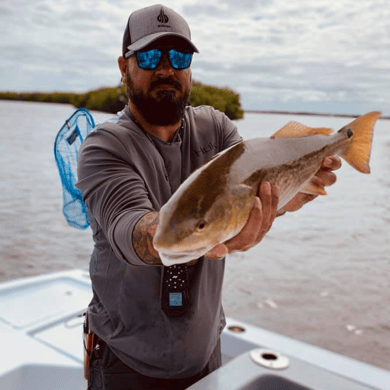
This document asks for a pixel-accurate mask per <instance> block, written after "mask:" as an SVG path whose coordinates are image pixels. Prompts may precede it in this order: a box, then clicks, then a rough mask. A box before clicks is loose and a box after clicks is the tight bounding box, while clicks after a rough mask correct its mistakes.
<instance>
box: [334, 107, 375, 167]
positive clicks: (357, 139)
mask: <svg viewBox="0 0 390 390" xmlns="http://www.w3.org/2000/svg"><path fill="white" fill-rule="evenodd" d="M380 116H381V112H379V111H373V112H369V113H368V114H365V115H362V116H359V118H357V119H355V120H354V121H353V122H351V123H350V124H348V125H347V126H344V127H343V128H342V129H341V130H343V129H345V130H352V132H353V136H352V142H351V143H350V144H349V145H348V147H347V148H346V149H345V150H344V152H343V153H342V154H341V157H342V158H343V159H344V160H345V161H347V163H348V164H349V165H351V166H352V167H354V168H355V169H357V170H358V171H359V172H362V173H370V165H369V164H370V155H371V144H372V138H373V136H374V125H375V122H376V121H377V120H378V119H379V117H380ZM341 130H340V131H341Z"/></svg>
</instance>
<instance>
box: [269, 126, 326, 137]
mask: <svg viewBox="0 0 390 390" xmlns="http://www.w3.org/2000/svg"><path fill="white" fill-rule="evenodd" d="M331 133H333V129H327V128H325V127H318V128H312V127H308V126H305V125H302V124H301V123H298V122H288V123H287V125H285V126H283V127H282V128H281V129H280V130H278V131H277V132H276V133H275V134H273V135H272V136H271V139H275V138H301V137H308V136H310V135H319V134H322V135H329V134H331Z"/></svg>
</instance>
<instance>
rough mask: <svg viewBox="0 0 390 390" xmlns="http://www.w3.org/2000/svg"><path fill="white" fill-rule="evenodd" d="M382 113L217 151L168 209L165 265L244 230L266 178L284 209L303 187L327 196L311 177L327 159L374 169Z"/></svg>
mask: <svg viewBox="0 0 390 390" xmlns="http://www.w3.org/2000/svg"><path fill="white" fill-rule="evenodd" d="M380 115H381V113H380V112H377V111H376V112H370V113H368V114H365V115H362V116H360V117H359V118H357V119H356V120H354V121H353V122H351V123H350V124H348V125H346V126H344V127H343V128H342V129H341V130H339V131H337V132H334V131H333V130H332V129H328V128H310V127H307V126H304V125H302V124H300V123H297V122H289V123H288V124H287V125H286V126H284V127H283V128H281V129H280V130H278V131H277V132H276V133H275V134H274V135H272V136H271V137H270V138H254V139H250V140H245V141H242V142H240V143H238V144H236V145H234V146H232V147H230V148H228V149H226V150H224V151H223V152H221V153H220V154H218V155H217V156H215V157H214V158H213V159H211V160H210V161H209V162H207V163H206V164H205V165H203V166H202V167H200V168H199V169H197V170H196V171H194V172H193V173H192V174H191V175H190V176H189V177H188V178H187V180H185V181H184V182H183V183H182V185H181V186H180V187H179V188H178V190H177V191H176V192H175V193H174V194H173V196H172V197H171V198H170V200H169V201H168V202H167V203H166V204H165V205H164V206H163V207H162V208H161V210H160V219H159V224H158V228H157V230H156V234H155V236H154V239H153V245H154V248H155V249H156V250H157V251H158V252H159V254H160V258H161V261H162V263H163V264H164V265H166V266H169V265H173V264H179V263H186V262H188V261H190V260H193V259H197V258H199V257H201V256H203V255H204V254H205V253H207V252H208V251H209V250H211V249H212V248H214V247H215V246H216V245H217V244H220V243H223V242H225V241H226V240H229V239H230V238H232V237H234V236H235V235H236V234H238V233H239V232H240V231H241V229H242V228H243V227H244V225H245V223H246V222H247V219H248V216H249V213H250V211H251V209H252V207H253V204H254V200H255V196H256V194H257V190H258V187H259V184H260V183H261V182H262V181H268V182H270V183H271V184H273V185H275V186H277V187H278V188H279V194H280V195H279V203H278V210H279V209H281V208H282V207H283V206H284V205H286V204H287V203H288V202H289V201H290V200H291V199H292V198H293V197H294V196H295V195H296V194H297V193H298V192H304V193H308V194H314V195H325V194H326V192H325V190H324V189H323V188H319V187H316V186H314V185H313V184H312V183H311V182H310V179H311V178H312V177H313V176H314V175H315V174H316V172H317V171H318V170H319V168H320V166H321V163H322V161H323V160H324V158H326V157H327V156H333V155H338V156H340V157H341V158H343V159H344V160H345V161H346V162H347V163H349V164H350V165H351V166H352V167H354V168H355V169H356V170H358V171H359V172H362V173H370V167H369V161H370V155H371V144H372V139H373V131H374V125H375V123H376V121H377V120H378V118H379V117H380Z"/></svg>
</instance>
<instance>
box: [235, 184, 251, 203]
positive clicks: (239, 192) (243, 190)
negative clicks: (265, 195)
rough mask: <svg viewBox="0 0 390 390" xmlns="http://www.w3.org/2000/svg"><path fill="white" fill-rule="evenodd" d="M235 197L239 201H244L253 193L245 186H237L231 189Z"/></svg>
mask: <svg viewBox="0 0 390 390" xmlns="http://www.w3.org/2000/svg"><path fill="white" fill-rule="evenodd" d="M233 192H234V194H235V196H238V197H239V198H240V199H245V198H246V197H248V196H250V195H251V194H252V192H253V188H252V187H250V186H248V185H246V184H243V183H242V184H239V185H238V186H236V187H235V188H234V189H233Z"/></svg>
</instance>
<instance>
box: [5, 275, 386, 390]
mask: <svg viewBox="0 0 390 390" xmlns="http://www.w3.org/2000/svg"><path fill="white" fill-rule="evenodd" d="M91 296H92V291H91V283H90V279H89V275H88V273H87V272H85V271H82V270H71V271H64V272H58V273H52V274H48V275H42V276H36V277H29V278H23V279H19V280H12V281H8V282H4V283H2V284H0V343H1V347H2V353H1V358H0V389H1V390H27V389H28V390H70V389H72V390H77V389H86V388H87V383H86V381H85V379H84V378H83V342H82V330H83V327H82V324H83V321H84V317H83V315H82V314H83V313H84V312H85V310H86V308H87V305H88V303H89V301H90V299H91ZM227 323H228V325H227V327H226V329H225V330H224V332H223V334H222V353H223V365H222V367H221V368H220V369H218V370H217V371H215V372H213V373H212V374H210V375H208V376H207V377H205V378H203V379H202V380H200V381H199V382H197V383H196V384H194V385H192V386H191V387H190V388H189V389H191V390H210V389H213V390H219V389H220V390H222V389H223V390H238V389H241V390H254V389H259V390H260V389H261V390H271V389H272V390H276V389H278V390H346V389H348V390H368V389H371V390H373V389H377V390H389V389H390V372H389V371H386V370H383V369H380V368H377V367H374V366H371V365H369V364H366V363H361V362H359V361H357V360H353V359H350V358H347V357H344V356H341V355H338V354H335V353H333V352H329V351H326V350H324V349H321V348H317V347H314V346H311V345H309V344H306V343H302V342H299V341H296V340H293V339H290V338H288V337H285V336H281V335H278V334H275V333H272V332H269V331H266V330H263V329H261V328H259V327H254V326H251V325H248V324H245V323H242V322H240V321H236V320H234V319H232V318H228V319H227Z"/></svg>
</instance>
